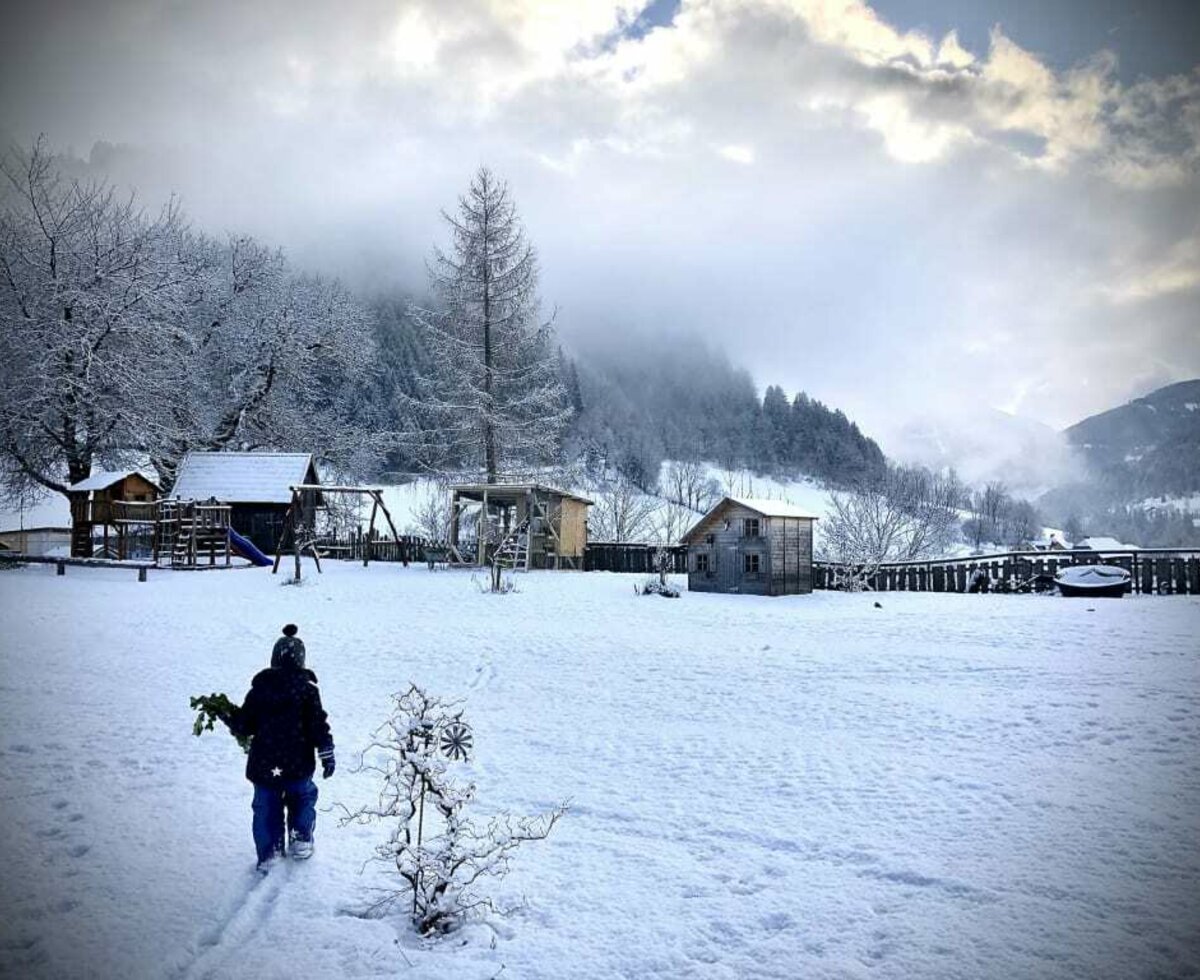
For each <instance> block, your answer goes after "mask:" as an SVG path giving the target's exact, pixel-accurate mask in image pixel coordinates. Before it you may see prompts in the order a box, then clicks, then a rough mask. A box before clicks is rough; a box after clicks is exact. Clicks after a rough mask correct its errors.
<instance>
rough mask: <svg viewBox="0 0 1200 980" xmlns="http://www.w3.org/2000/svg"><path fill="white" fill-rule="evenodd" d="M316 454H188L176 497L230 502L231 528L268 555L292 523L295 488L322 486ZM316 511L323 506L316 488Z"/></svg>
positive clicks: (312, 503)
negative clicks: (291, 507)
mask: <svg viewBox="0 0 1200 980" xmlns="http://www.w3.org/2000/svg"><path fill="white" fill-rule="evenodd" d="M320 482H321V481H320V478H319V476H318V475H317V465H316V463H315V461H314V460H313V457H312V453H202V452H192V453H188V454H187V455H186V456H185V457H184V458H183V462H181V463H180V464H179V471H178V474H177V475H176V477H175V486H174V488H173V490H172V495H173V496H175V497H176V498H178V499H179V500H197V501H205V500H217V501H219V502H220V503H222V504H228V505H229V506H230V514H229V523H230V526H231V527H232V528H233V529H234V530H235V531H237V532H238V533H239V534H241V535H243V536H244V537H247V538H249V539H250V540H251V541H253V542H254V544H255V545H256V546H257V547H258V548H259V549H260V550H261V551H263V552H264V553H266V554H270V553H271V552H273V551H275V548H276V545H278V543H279V539H280V538H281V537H282V535H283V534H284V531H285V528H286V527H287V520H286V518H287V512H288V507H289V506H290V505H291V503H292V489H291V488H292V487H293V486H297V485H300V484H304V485H306V486H315V485H317V484H319V483H320ZM306 504H307V506H308V507H309V508H310V509H312V510H313V511H314V514H313V515H310V516H309V521H310V522H311V520H312V518H313V516H315V509H316V508H317V507H318V506H320V505H321V504H322V501H321V499H320V495H319V494H317V493H316V492H313V493H312V494H310V495H309V497H308V498H307V499H306Z"/></svg>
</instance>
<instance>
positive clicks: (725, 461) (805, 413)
mask: <svg viewBox="0 0 1200 980" xmlns="http://www.w3.org/2000/svg"><path fill="white" fill-rule="evenodd" d="M409 308H410V307H409V304H407V303H406V302H405V301H404V300H403V299H401V298H396V297H389V298H380V299H377V300H375V301H374V302H373V303H372V306H371V309H372V312H373V317H374V322H375V331H376V336H377V339H378V343H379V348H380V367H381V369H382V370H381V373H380V376H379V377H378V378H377V379H376V380H375V382H374V385H373V387H372V389H371V392H370V394H369V397H370V399H371V400H372V401H373V402H374V403H375V404H374V409H375V410H376V411H378V412H382V413H384V414H385V415H390V416H391V418H390V424H391V425H392V426H395V427H397V428H400V429H402V428H403V427H404V425H405V419H404V418H403V417H402V412H401V406H402V404H403V402H404V398H403V397H399V396H403V395H407V396H415V395H416V394H417V381H416V379H417V378H418V377H419V376H420V373H421V371H422V370H423V368H424V365H425V364H426V362H427V359H428V354H427V351H426V350H425V348H424V345H423V340H422V337H423V335H422V333H421V331H420V330H419V329H417V327H416V326H415V324H414V323H413V322H412V319H411V317H410V316H409V314H408V310H409ZM559 370H560V374H561V377H562V382H563V386H564V388H565V390H566V392H567V398H568V400H569V402H570V405H571V408H572V410H573V417H572V421H571V424H570V426H569V428H568V430H567V433H566V436H565V439H564V445H563V451H564V458H565V459H566V460H568V461H578V462H580V463H582V465H583V466H584V467H585V468H586V469H588V470H591V471H593V472H599V471H604V470H609V471H612V470H616V471H619V472H620V473H621V474H622V475H624V476H625V477H627V478H628V479H629V480H631V481H632V482H633V483H635V484H636V485H638V486H641V487H644V488H647V489H649V488H652V487H654V486H655V484H656V483H657V481H658V475H659V467H660V466H661V464H662V462H663V460H666V459H675V460H687V461H690V460H705V461H709V462H712V463H715V464H717V465H720V466H724V467H726V468H728V469H734V468H741V469H748V470H753V471H754V472H758V473H764V474H767V473H772V474H796V473H803V474H807V475H810V476H815V477H818V478H820V479H823V480H826V481H828V482H829V483H831V484H834V485H845V484H849V483H852V482H854V481H856V480H858V479H860V478H862V477H865V476H869V475H872V474H875V473H878V472H881V471H882V469H883V468H884V465H885V462H884V456H883V452H882V451H881V450H880V448H879V446H878V445H876V444H875V442H874V441H873V440H871V439H870V438H868V437H866V436H865V435H863V433H862V432H861V431H860V430H859V428H858V426H857V425H855V424H854V422H852V421H851V420H850V419H848V418H847V417H846V415H845V414H844V413H842V412H841V411H840V410H836V409H832V408H828V407H826V406H825V405H823V404H822V403H821V402H820V401H817V400H815V399H812V398H809V397H808V395H806V394H805V393H804V392H799V393H796V394H795V395H794V396H793V397H789V395H788V393H787V392H785V391H784V390H783V389H782V388H780V387H778V386H775V385H771V386H769V387H768V388H767V389H766V391H765V393H764V395H763V397H761V398H760V397H759V395H758V392H757V390H756V386H755V383H754V379H753V378H752V377H751V376H750V374H749V372H747V371H746V370H745V369H743V368H740V367H737V366H735V365H733V364H731V363H730V361H729V359H728V358H727V357H726V356H725V355H724V354H722V353H720V352H719V351H716V350H714V349H712V348H711V347H709V346H707V345H706V344H704V343H703V342H702V341H700V340H699V339H698V338H695V337H688V336H684V335H673V336H648V337H639V338H637V340H636V341H631V342H629V343H628V344H626V345H624V346H622V347H611V348H607V349H589V350H586V351H581V352H572V351H569V350H566V349H563V350H562V351H561V352H560V356H559ZM388 465H389V467H390V469H391V470H392V471H393V472H397V473H401V474H403V473H407V472H410V471H413V470H414V468H415V467H416V465H417V461H416V460H415V459H413V458H412V457H410V456H409V455H407V454H406V453H405V451H404V450H403V449H400V450H397V451H396V452H395V453H393V454H392V456H391V457H390V459H389V462H388Z"/></svg>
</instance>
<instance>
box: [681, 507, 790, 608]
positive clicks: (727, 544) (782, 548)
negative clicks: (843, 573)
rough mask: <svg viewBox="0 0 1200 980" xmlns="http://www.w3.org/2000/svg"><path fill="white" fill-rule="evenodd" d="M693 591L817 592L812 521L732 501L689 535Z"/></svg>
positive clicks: (689, 560) (712, 512) (718, 509)
mask: <svg viewBox="0 0 1200 980" xmlns="http://www.w3.org/2000/svg"><path fill="white" fill-rule="evenodd" d="M685 540H686V542H687V545H688V589H689V591H692V592H736V593H745V594H749V595H771V596H775V595H798V594H803V593H808V592H811V591H812V587H813V578H812V519H811V518H803V517H779V516H768V515H766V514H763V513H761V512H759V511H756V510H753V509H751V508H749V507H746V506H744V505H742V504H740V503H738V502H736V501H734V500H729V499H727V500H726V501H725V502H724V503H723V504H722V505H719V506H718V507H716V508H714V510H713V511H711V512H710V513H709V514H708V515H707V516H706V517H705V518H704V519H703V520H702V521H701V522H700V523H699V524H697V525H696V526H695V527H694V528H692V530H691V531H689V532H688V534H687V535H686V537H685Z"/></svg>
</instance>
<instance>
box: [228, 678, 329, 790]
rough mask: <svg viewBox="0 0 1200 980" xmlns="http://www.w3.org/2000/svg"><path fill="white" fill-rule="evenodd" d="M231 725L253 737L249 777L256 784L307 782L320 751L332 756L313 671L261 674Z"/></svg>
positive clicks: (323, 757) (327, 758) (322, 756)
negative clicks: (316, 755) (315, 755)
mask: <svg viewBox="0 0 1200 980" xmlns="http://www.w3.org/2000/svg"><path fill="white" fill-rule="evenodd" d="M229 727H230V728H231V729H233V731H234V733H235V734H237V735H252V736H254V737H253V740H252V741H251V742H250V757H249V758H248V759H247V760H246V778H247V779H249V780H250V781H251V782H253V783H264V784H266V785H268V786H270V785H275V784H279V783H284V782H292V781H294V780H297V779H307V778H309V777H310V776H312V774H313V770H314V769H315V768H316V762H315V760H314V754H315V753H318V752H319V753H320V755H321V758H322V760H332V758H333V736H332V735H331V734H330V731H329V722H328V720H327V719H326V716H325V709H324V708H322V707H321V691H320V689H319V688H318V687H317V675H316V674H314V673H313V672H312V671H311V670H305V669H303V668H300V667H293V666H290V665H285V666H282V667H268V668H267V669H266V670H262V671H259V672H258V673H257V674H256V675H255V677H254V680H253V681H251V682H250V692H249V693H248V694H247V695H246V700H245V703H244V704H243V705H242V706H241V708H239V709H238V710H237V711H236V712H235V713H234V715H233V717H232V718H230V722H229Z"/></svg>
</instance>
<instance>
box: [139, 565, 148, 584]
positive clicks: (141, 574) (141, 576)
mask: <svg viewBox="0 0 1200 980" xmlns="http://www.w3.org/2000/svg"><path fill="white" fill-rule="evenodd" d="M138 581H139V582H145V581H146V567H145V566H144V565H143V566H142V567H141V568H139V569H138Z"/></svg>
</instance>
